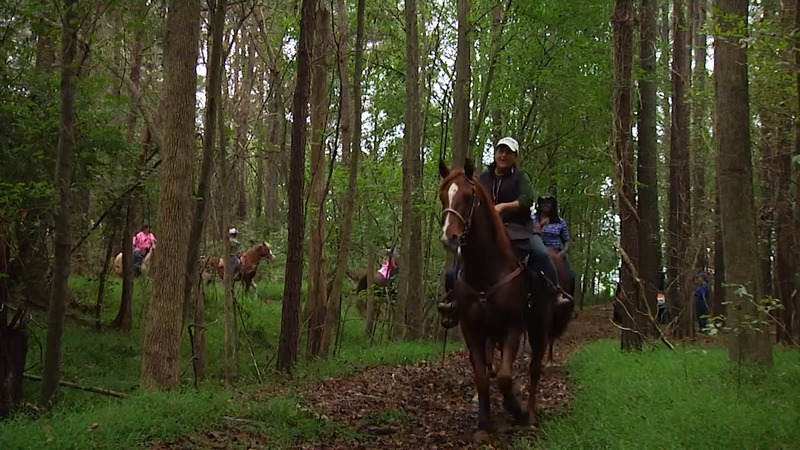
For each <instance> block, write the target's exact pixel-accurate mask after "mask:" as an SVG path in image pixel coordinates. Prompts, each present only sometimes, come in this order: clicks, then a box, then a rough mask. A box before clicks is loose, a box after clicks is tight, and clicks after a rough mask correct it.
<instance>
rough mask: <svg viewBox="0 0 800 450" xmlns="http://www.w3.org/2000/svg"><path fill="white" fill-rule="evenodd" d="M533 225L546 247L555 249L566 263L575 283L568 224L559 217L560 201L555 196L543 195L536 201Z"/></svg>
mask: <svg viewBox="0 0 800 450" xmlns="http://www.w3.org/2000/svg"><path fill="white" fill-rule="evenodd" d="M533 225H534V227H535V228H536V231H538V232H539V233H540V234H541V236H542V241H543V242H544V245H545V246H546V247H549V248H552V249H555V250H556V251H557V252H558V256H560V257H561V260H562V261H564V266H566V268H567V270H568V271H569V276H570V278H571V279H572V282H573V283H574V282H575V271H573V270H572V267H571V266H570V264H569V260H568V259H567V252H568V251H569V243H570V235H569V227H568V226H567V222H566V221H565V220H564V219H563V218H562V217H561V216H559V215H558V201H557V200H556V197H555V196H554V195H543V196H541V197H539V198H538V199H537V200H536V213H534V214H533Z"/></svg>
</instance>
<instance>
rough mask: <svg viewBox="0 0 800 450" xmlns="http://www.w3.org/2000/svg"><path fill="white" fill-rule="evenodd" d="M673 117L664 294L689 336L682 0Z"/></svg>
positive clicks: (676, 11)
mask: <svg viewBox="0 0 800 450" xmlns="http://www.w3.org/2000/svg"><path fill="white" fill-rule="evenodd" d="M672 5H673V9H672V15H673V19H672V23H673V26H674V27H673V36H674V38H673V47H672V121H671V129H670V146H669V220H668V222H667V230H668V232H667V261H668V263H667V270H668V279H669V286H670V288H669V292H668V294H667V298H669V301H670V302H671V303H672V304H673V305H675V306H676V307H677V308H678V309H680V320H679V323H678V327H677V328H676V329H675V332H676V335H677V336H680V337H683V336H690V335H691V334H692V332H693V330H694V328H693V326H692V324H693V322H692V317H693V313H694V308H692V306H693V305H692V303H691V302H688V300H687V299H688V292H689V288H690V285H689V284H690V283H689V280H691V277H690V276H689V274H690V270H689V269H691V267H692V265H691V258H692V256H693V255H689V253H688V251H687V250H688V244H689V230H690V226H691V220H690V216H689V195H690V194H689V105H688V102H687V101H686V93H687V88H688V87H689V80H690V78H689V76H690V70H689V69H690V59H689V53H690V52H689V44H690V41H689V38H690V37H691V34H690V32H689V30H688V28H687V26H688V24H687V22H686V8H685V6H684V2H683V0H674V1H673V2H672Z"/></svg>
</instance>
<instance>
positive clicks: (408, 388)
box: [151, 307, 616, 450]
mask: <svg viewBox="0 0 800 450" xmlns="http://www.w3.org/2000/svg"><path fill="white" fill-rule="evenodd" d="M609 316H610V311H609V308H607V307H598V308H592V309H588V310H585V311H584V312H582V313H580V314H579V316H578V318H577V319H576V320H574V321H573V322H572V323H571V324H570V326H569V329H568V330H567V333H566V334H565V336H564V337H563V338H562V339H561V340H559V341H558V342H556V345H555V347H554V357H555V364H556V366H554V367H549V368H547V369H545V372H544V374H543V376H542V387H541V389H540V396H539V399H540V400H539V404H540V406H541V412H540V415H539V417H540V420H544V421H546V420H547V418H548V417H553V416H557V415H560V414H565V413H568V412H569V408H570V400H571V395H572V393H571V389H570V385H569V383H568V380H567V375H568V374H567V371H566V370H565V369H564V368H563V367H562V364H563V363H565V362H566V360H567V359H568V358H569V355H570V354H572V352H573V351H574V350H575V349H576V348H577V347H578V346H580V345H581V344H584V343H586V342H590V341H593V340H596V339H600V338H603V337H611V336H615V335H616V329H615V328H614V327H613V325H611V323H610V321H609V320H608V319H609ZM528 361H529V354H528V352H527V351H525V352H524V354H523V355H521V356H520V357H519V358H518V360H517V363H516V364H515V366H514V384H515V388H516V390H517V394H518V396H519V399H520V401H521V402H522V404H523V407H524V405H525V402H526V400H527V388H528V378H527V365H528ZM474 394H475V390H474V388H473V382H472V371H471V368H470V366H469V362H468V356H467V352H466V350H459V351H456V352H452V353H450V354H448V355H447V356H445V358H444V361H442V359H441V358H436V359H435V360H430V361H421V362H419V363H416V364H413V365H407V366H392V367H374V368H370V369H367V370H365V371H363V372H360V373H356V374H351V375H348V376H344V377H337V378H331V379H327V380H321V381H318V382H315V383H311V384H309V385H308V386H307V387H306V388H304V389H303V391H302V392H301V393H300V395H301V397H302V398H303V400H304V403H306V404H307V405H311V409H312V410H313V411H314V412H315V413H316V414H318V415H319V417H320V419H322V420H327V421H334V422H336V423H338V424H341V425H344V426H347V427H349V428H352V429H356V430H358V432H359V433H358V435H357V437H354V436H353V435H352V433H350V434H347V435H343V436H336V437H333V438H331V439H327V440H326V441H325V442H314V443H305V444H298V446H297V447H296V448H302V449H379V448H380V449H386V448H393V449H415V450H416V449H421V448H424V449H487V448H488V449H492V448H505V447H506V446H507V445H508V444H509V443H510V442H511V441H512V440H513V438H514V437H515V436H522V435H524V433H526V432H529V431H525V430H523V429H520V428H515V427H511V426H510V425H507V421H506V420H505V413H504V411H503V409H502V406H501V403H500V398H501V397H500V393H499V391H498V390H497V386H496V384H495V383H494V382H492V385H491V397H492V419H493V421H494V423H495V426H496V430H495V432H494V433H493V434H492V435H491V440H490V441H489V442H487V443H482V444H479V443H476V442H474V441H473V439H472V433H473V432H474V431H475V426H476V421H477V405H475V404H473V402H472V397H473V395H474ZM231 425H233V424H231ZM246 428H249V427H246ZM269 447H270V446H269V437H268V436H259V435H257V434H254V433H253V431H250V430H246V429H245V428H239V427H237V426H231V427H229V428H225V429H223V430H219V431H215V432H211V433H203V434H200V435H195V436H187V437H184V438H182V439H179V440H178V441H175V442H172V443H169V444H156V445H154V446H152V447H151V448H152V449H159V450H161V449H167V448H169V449H189V448H269Z"/></svg>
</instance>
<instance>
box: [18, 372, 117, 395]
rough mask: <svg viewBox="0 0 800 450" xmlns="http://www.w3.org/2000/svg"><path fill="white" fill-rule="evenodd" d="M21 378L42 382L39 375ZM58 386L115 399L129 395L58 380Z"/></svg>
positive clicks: (26, 375)
mask: <svg viewBox="0 0 800 450" xmlns="http://www.w3.org/2000/svg"><path fill="white" fill-rule="evenodd" d="M22 378H25V379H28V380H34V381H42V377H40V376H39V375H31V374H29V373H26V374H23V375H22ZM58 384H59V385H61V386H64V387H68V388H73V389H79V390H81V391H86V392H93V393H95V394H101V395H108V396H110V397H117V398H129V397H130V395H128V394H123V393H122V392H117V391H112V390H111V389H105V388H99V387H93V386H81V385H79V384H77V383H73V382H71V381H63V380H60V381H59V382H58Z"/></svg>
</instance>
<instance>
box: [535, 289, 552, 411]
mask: <svg viewBox="0 0 800 450" xmlns="http://www.w3.org/2000/svg"><path fill="white" fill-rule="evenodd" d="M552 301H553V302H555V299H553V300H552ZM548 306H549V305H545V307H544V308H541V307H540V308H538V309H539V311H533V314H532V316H533V317H538V318H539V319H538V320H535V321H534V323H529V324H528V342H530V345H531V363H530V366H529V369H528V370H529V373H530V387H529V388H528V423H529V424H530V425H531V426H535V425H536V395H537V394H538V393H539V380H540V379H541V377H542V362H543V360H544V355H545V353H546V352H547V346H548V344H549V343H550V339H549V335H550V320H548V319H549V318H550V317H552V309H551V308H549V307H548ZM542 309H544V311H542ZM545 318H547V319H545Z"/></svg>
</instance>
